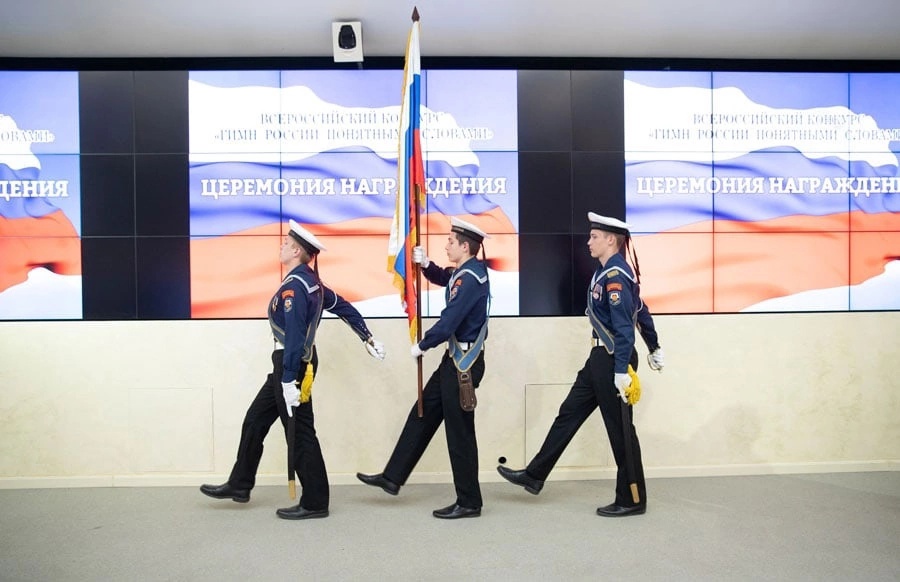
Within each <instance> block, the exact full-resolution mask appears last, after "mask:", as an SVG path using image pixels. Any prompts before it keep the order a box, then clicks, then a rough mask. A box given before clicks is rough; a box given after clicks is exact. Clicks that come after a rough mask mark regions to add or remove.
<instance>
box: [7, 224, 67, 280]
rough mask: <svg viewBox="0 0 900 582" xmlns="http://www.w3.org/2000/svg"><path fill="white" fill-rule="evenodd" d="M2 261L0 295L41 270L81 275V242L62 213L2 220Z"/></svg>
mask: <svg viewBox="0 0 900 582" xmlns="http://www.w3.org/2000/svg"><path fill="white" fill-rule="evenodd" d="M0 257H2V260H0V291H3V290H4V289H8V288H9V287H12V286H13V285H18V284H19V283H24V282H25V281H26V280H27V279H28V272H29V271H30V270H32V269H34V268H37V267H46V268H47V269H49V270H50V271H53V272H54V273H59V274H60V275H80V274H81V241H80V240H79V239H78V233H77V232H75V227H74V226H72V222H71V221H70V220H69V217H68V216H66V215H65V214H64V213H63V211H62V210H55V211H54V212H51V213H50V214H45V215H44V216H41V217H36V218H35V217H27V218H4V217H2V216H0Z"/></svg>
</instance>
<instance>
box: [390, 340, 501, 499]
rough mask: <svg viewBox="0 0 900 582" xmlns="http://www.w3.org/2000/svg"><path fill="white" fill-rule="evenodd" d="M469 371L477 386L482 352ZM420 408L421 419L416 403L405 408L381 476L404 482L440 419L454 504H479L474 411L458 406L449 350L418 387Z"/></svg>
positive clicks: (482, 360) (481, 373) (455, 381)
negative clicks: (451, 481) (420, 390)
mask: <svg viewBox="0 0 900 582" xmlns="http://www.w3.org/2000/svg"><path fill="white" fill-rule="evenodd" d="M469 371H470V372H471V374H472V381H473V383H474V384H475V386H476V387H477V386H478V385H479V384H480V383H481V379H482V378H483V377H484V352H481V354H480V355H479V356H478V359H477V360H475V363H474V364H472V368H471V369H470V370H469ZM422 408H423V415H422V418H419V413H418V403H416V404H413V407H412V409H411V410H410V411H409V416H408V417H407V418H406V424H405V425H404V426H403V432H401V433H400V438H399V440H398V441H397V445H396V446H395V447H394V452H393V453H392V454H391V458H390V460H388V463H387V466H385V468H384V476H385V477H387V478H388V479H390V480H391V481H393V482H394V483H397V484H399V485H403V484H405V483H406V480H407V479H408V478H409V475H410V473H412V470H413V468H414V467H415V466H416V463H418V462H419V459H421V458H422V454H423V453H424V452H425V449H426V448H427V447H428V443H430V442H431V438H432V437H433V436H434V433H435V432H437V429H438V427H439V426H440V425H441V422H443V423H444V430H445V431H446V434H447V450H448V452H449V453H450V467H451V469H452V470H453V485H454V487H455V488H456V503H458V504H459V505H461V506H463V507H473V508H474V507H481V505H482V501H481V487H480V486H479V485H478V443H477V442H476V440H475V412H474V411H471V412H466V411H464V410H463V409H462V408H460V406H459V379H458V378H457V376H456V366H454V365H453V360H452V359H451V358H450V354H449V352H444V357H443V358H442V359H441V364H440V366H438V369H437V370H435V371H434V373H433V374H432V375H431V378H429V379H428V382H427V383H426V384H425V387H424V388H423V389H422Z"/></svg>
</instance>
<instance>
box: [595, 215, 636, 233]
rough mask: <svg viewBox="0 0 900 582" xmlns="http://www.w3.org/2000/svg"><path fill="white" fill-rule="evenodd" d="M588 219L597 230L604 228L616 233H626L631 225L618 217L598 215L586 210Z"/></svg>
mask: <svg viewBox="0 0 900 582" xmlns="http://www.w3.org/2000/svg"><path fill="white" fill-rule="evenodd" d="M588 220H589V221H590V222H591V228H592V229H593V228H596V229H598V230H605V231H606V232H614V233H616V234H628V231H630V230H631V225H630V224H628V223H627V222H622V221H621V220H619V219H618V218H611V217H609V216H600V215H599V214H597V213H596V212H588Z"/></svg>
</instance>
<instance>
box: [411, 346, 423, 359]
mask: <svg viewBox="0 0 900 582" xmlns="http://www.w3.org/2000/svg"><path fill="white" fill-rule="evenodd" d="M424 353H425V352H423V351H422V350H421V348H419V344H413V345H412V347H411V348H409V355H410V356H412V357H413V359H414V360H415V359H416V358H420V357H422V354H424Z"/></svg>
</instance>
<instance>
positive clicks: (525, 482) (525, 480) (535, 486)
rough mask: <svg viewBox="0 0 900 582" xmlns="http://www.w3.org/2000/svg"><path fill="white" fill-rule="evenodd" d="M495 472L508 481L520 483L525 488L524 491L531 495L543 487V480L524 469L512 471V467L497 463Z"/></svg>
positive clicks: (515, 483)
mask: <svg viewBox="0 0 900 582" xmlns="http://www.w3.org/2000/svg"><path fill="white" fill-rule="evenodd" d="M497 472H498V473H500V476H501V477H503V478H504V479H506V480H507V481H509V482H510V483H513V484H514V485H521V486H522V487H524V488H525V491H528V492H529V493H531V494H532V495H537V494H538V493H540V492H541V489H543V488H544V482H543V481H541V480H540V479H535V478H534V477H532V476H531V475H529V474H528V473H527V472H526V471H525V469H522V470H521V471H513V470H512V469H507V468H506V467H504V466H503V465H498V466H497Z"/></svg>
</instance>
